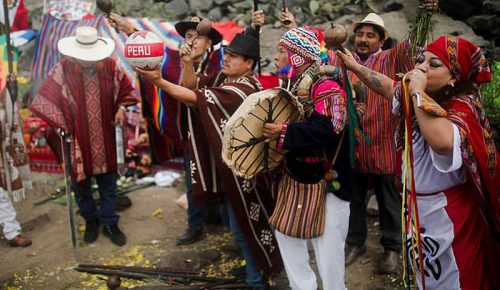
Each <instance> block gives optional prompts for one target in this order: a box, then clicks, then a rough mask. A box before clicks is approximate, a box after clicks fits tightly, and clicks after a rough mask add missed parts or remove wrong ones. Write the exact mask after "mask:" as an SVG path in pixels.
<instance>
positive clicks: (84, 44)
mask: <svg viewBox="0 0 500 290" xmlns="http://www.w3.org/2000/svg"><path fill="white" fill-rule="evenodd" d="M57 47H58V50H59V52H60V53H61V54H63V55H64V56H65V58H64V59H63V60H61V61H60V62H59V63H57V64H56V66H55V67H54V68H53V69H52V71H51V72H50V74H49V76H48V77H47V79H45V81H44V83H43V84H42V86H41V88H40V90H39V91H38V94H37V96H36V97H35V99H34V100H33V103H32V104H31V108H30V109H31V111H33V112H34V113H35V114H37V115H38V116H39V117H40V118H42V119H43V120H45V121H46V122H47V123H48V124H50V125H51V126H52V127H55V128H58V129H62V130H63V131H65V132H67V133H69V135H70V136H71V138H72V139H73V140H72V142H71V165H72V169H73V170H72V171H73V172H72V173H73V176H74V177H75V178H76V180H77V182H78V184H77V186H76V201H77V204H78V207H79V208H80V214H81V215H82V217H83V218H84V219H85V222H86V227H85V233H84V241H85V242H87V243H92V242H94V241H95V240H96V239H97V236H98V232H99V228H100V225H102V226H103V234H104V235H105V236H107V237H108V238H110V239H111V241H112V242H113V243H114V244H116V245H119V246H122V245H124V244H125V243H126V237H125V235H124V234H123V233H122V232H121V230H120V229H119V228H118V219H119V216H118V215H117V214H116V212H115V206H116V178H117V158H116V156H117V155H116V140H115V128H114V125H115V124H119V125H122V124H123V121H124V116H125V115H124V114H125V107H126V106H130V105H133V104H135V103H137V98H136V96H135V95H134V90H133V88H132V85H131V83H130V80H129V79H128V77H127V76H126V75H125V73H124V72H123V71H122V70H121V69H120V68H119V67H118V66H117V64H116V62H115V61H114V60H113V59H112V58H110V56H111V54H112V53H113V51H114V49H115V43H114V42H113V40H111V39H109V38H105V37H99V36H98V35H97V31H96V30H95V29H94V28H93V27H88V26H81V27H78V28H77V29H76V34H75V36H71V37H66V38H63V39H61V40H60V41H59V43H58V46H57ZM92 177H95V178H96V181H97V184H98V186H99V194H100V199H101V204H100V206H99V208H96V206H95V203H94V200H93V198H92V192H91V178H92Z"/></svg>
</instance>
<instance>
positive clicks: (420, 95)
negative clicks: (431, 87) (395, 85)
mask: <svg viewBox="0 0 500 290" xmlns="http://www.w3.org/2000/svg"><path fill="white" fill-rule="evenodd" d="M411 98H412V99H413V98H416V99H417V107H419V108H420V107H421V106H422V94H421V93H413V94H411Z"/></svg>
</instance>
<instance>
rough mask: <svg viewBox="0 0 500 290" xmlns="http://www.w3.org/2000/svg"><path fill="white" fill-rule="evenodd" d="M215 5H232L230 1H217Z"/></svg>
mask: <svg viewBox="0 0 500 290" xmlns="http://www.w3.org/2000/svg"><path fill="white" fill-rule="evenodd" d="M214 3H215V5H218V6H221V5H222V4H226V3H231V1H229V0H215V1H214Z"/></svg>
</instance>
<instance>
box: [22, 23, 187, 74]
mask: <svg viewBox="0 0 500 290" xmlns="http://www.w3.org/2000/svg"><path fill="white" fill-rule="evenodd" d="M126 21H128V22H130V23H132V24H133V25H134V27H135V28H136V29H139V30H148V31H152V32H154V33H156V34H157V35H158V36H159V37H160V39H161V40H162V41H163V42H164V43H165V45H166V46H167V47H169V48H171V49H176V48H178V47H179V45H180V43H181V41H182V38H181V37H180V36H179V35H178V34H177V32H176V31H175V28H174V26H173V23H171V22H158V21H151V20H149V19H146V18H139V19H132V18H127V19H126ZM79 26H92V27H94V28H96V29H97V30H98V32H99V35H100V36H103V37H109V38H111V39H113V41H114V42H115V44H116V49H115V52H114V53H113V55H112V58H114V59H115V60H116V62H117V64H118V66H119V67H120V68H121V69H122V70H124V71H125V73H126V74H127V75H128V76H129V77H130V78H131V79H135V72H134V70H133V69H132V68H131V67H130V65H129V64H128V62H127V60H126V58H125V55H124V53H123V51H124V47H125V41H126V40H127V35H125V34H124V33H116V31H115V30H114V29H112V28H111V27H110V26H109V24H108V22H107V20H106V19H105V18H103V17H102V16H98V17H87V18H84V19H82V20H80V21H64V20H59V19H57V18H55V17H53V16H51V15H48V14H47V15H44V16H43V19H42V25H41V27H40V30H39V31H40V33H39V34H38V36H37V43H36V45H35V47H36V51H35V53H34V57H33V63H32V71H31V78H32V79H45V77H46V76H47V74H48V72H49V71H50V70H51V69H52V68H53V67H54V66H55V64H56V63H57V62H58V61H60V60H61V59H62V56H61V54H60V53H59V51H58V50H57V43H58V42H59V40H60V39H62V38H64V37H68V36H72V35H74V34H75V30H76V28H77V27H79Z"/></svg>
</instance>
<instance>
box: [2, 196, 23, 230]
mask: <svg viewBox="0 0 500 290" xmlns="http://www.w3.org/2000/svg"><path fill="white" fill-rule="evenodd" d="M0 226H1V227H2V228H3V234H4V236H5V238H6V239H7V240H12V239H13V238H15V237H16V236H17V235H19V234H20V233H21V225H20V224H19V223H18V222H17V220H16V210H15V209H14V206H13V205H12V202H11V201H10V198H9V196H8V194H7V192H6V191H5V190H3V188H1V187H0Z"/></svg>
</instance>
